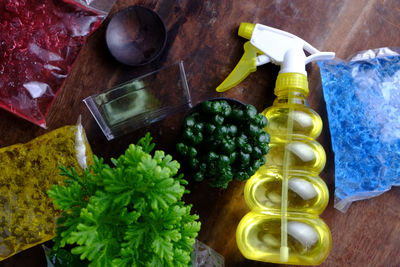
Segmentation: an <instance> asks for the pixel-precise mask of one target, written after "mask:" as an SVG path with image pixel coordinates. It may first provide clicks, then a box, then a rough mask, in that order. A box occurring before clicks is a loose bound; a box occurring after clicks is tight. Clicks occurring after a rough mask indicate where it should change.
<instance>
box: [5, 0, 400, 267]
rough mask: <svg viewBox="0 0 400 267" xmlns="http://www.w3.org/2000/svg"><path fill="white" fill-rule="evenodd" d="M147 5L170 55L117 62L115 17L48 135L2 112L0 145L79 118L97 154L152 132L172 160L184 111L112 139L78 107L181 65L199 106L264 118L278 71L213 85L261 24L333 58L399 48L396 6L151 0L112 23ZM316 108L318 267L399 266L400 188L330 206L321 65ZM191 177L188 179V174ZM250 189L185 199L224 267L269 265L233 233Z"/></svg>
mask: <svg viewBox="0 0 400 267" xmlns="http://www.w3.org/2000/svg"><path fill="white" fill-rule="evenodd" d="M133 4H139V5H142V6H146V7H149V8H151V9H153V10H155V11H156V12H158V14H159V15H160V16H161V17H162V19H163V20H164V22H165V24H166V27H167V30H168V40H167V45H166V49H165V51H164V53H163V54H162V55H161V57H160V58H159V59H158V60H156V61H155V62H153V63H151V64H149V65H147V66H144V67H140V68H134V67H127V66H123V65H121V64H119V63H117V62H116V61H115V60H114V59H113V58H112V56H111V55H110V54H109V52H108V50H107V47H106V44H105V29H106V25H107V23H108V21H109V18H107V19H106V20H105V22H104V23H103V25H102V26H101V27H100V28H99V29H98V30H97V31H96V32H95V33H94V34H92V35H91V36H90V37H89V39H88V42H87V43H86V45H85V47H84V49H83V50H82V52H81V53H80V55H79V57H78V59H77V61H76V63H75V65H74V67H73V69H72V72H71V73H70V75H69V77H68V78H67V80H66V82H65V84H64V85H63V88H62V90H61V92H60V94H59V95H58V96H57V98H56V101H55V102H54V105H53V107H52V109H51V111H50V113H49V116H48V120H47V122H48V123H47V124H48V129H46V130H45V129H42V128H39V127H37V126H35V125H32V124H31V123H29V122H27V121H24V120H22V119H20V118H18V117H16V116H14V115H12V114H10V113H8V112H7V111H4V110H0V132H1V137H0V147H4V146H8V145H12V144H15V143H20V142H27V141H29V140H31V139H32V138H34V137H36V136H39V135H41V134H44V133H46V132H48V131H50V130H52V129H56V128H58V127H61V126H63V125H66V124H74V123H75V122H76V121H77V118H78V116H79V115H80V114H81V115H82V119H83V125H84V127H85V129H86V131H87V135H88V140H89V142H90V144H91V146H92V149H93V152H94V153H95V154H97V155H99V156H102V157H105V158H110V157H117V156H118V155H120V154H121V153H122V152H124V151H125V149H126V148H127V146H128V144H130V143H134V142H136V141H137V140H138V139H139V138H140V137H141V136H142V135H143V134H144V133H145V132H147V131H150V132H151V134H152V136H153V137H154V140H155V142H156V143H157V148H158V149H163V150H166V151H167V152H168V153H170V154H172V155H173V156H175V155H176V154H177V153H176V151H175V149H174V147H175V143H176V140H177V138H178V135H179V129H180V123H181V121H182V118H183V114H177V115H172V116H169V117H168V118H166V119H165V120H163V121H160V122H157V123H154V124H152V125H151V126H148V127H145V128H142V129H140V130H137V131H135V132H133V133H131V134H128V135H125V136H123V137H120V138H118V139H115V140H113V141H107V140H106V138H105V137H104V135H103V134H102V132H101V130H100V129H99V127H98V126H97V124H96V122H95V121H94V119H93V117H92V116H91V115H90V113H89V111H88V110H87V108H86V106H85V105H84V103H83V102H82V99H84V98H85V97H87V96H89V95H92V94H95V93H98V92H101V91H103V90H105V89H107V88H110V87H111V86H113V85H115V84H118V83H121V82H123V81H127V80H129V79H132V78H134V77H137V76H139V75H140V74H144V73H146V72H149V71H151V70H155V69H157V68H159V67H161V66H166V65H169V64H172V63H175V62H177V61H178V60H183V61H184V65H185V69H186V74H187V79H188V84H189V87H190V93H191V96H192V102H193V104H196V103H198V102H200V101H203V100H205V99H208V98H212V97H218V96H225V97H233V98H236V99H239V100H241V101H243V102H245V103H251V104H253V105H255V106H256V107H257V109H258V110H259V111H262V110H263V109H264V108H266V107H268V106H270V105H271V104H272V101H273V100H274V95H273V88H274V83H275V79H276V77H277V74H278V71H279V68H278V67H277V66H274V65H271V64H269V65H265V66H261V67H259V68H258V70H257V72H255V73H252V74H251V75H250V76H249V77H248V78H247V79H246V80H245V81H243V82H242V83H241V84H240V85H238V86H237V87H235V88H234V89H231V90H230V91H228V92H226V93H223V94H219V93H217V92H215V88H216V87H217V86H218V84H219V83H221V82H222V81H223V79H224V78H225V77H226V76H227V75H228V74H229V73H230V72H231V71H232V70H233V68H234V67H235V65H236V64H237V62H238V61H239V59H240V57H241V55H242V53H243V44H244V42H245V40H244V39H242V38H240V37H238V36H237V30H238V26H239V24H240V23H241V22H244V21H246V22H252V23H261V24H265V25H268V26H272V27H275V28H279V29H282V30H285V31H289V32H291V33H293V34H295V35H298V36H299V37H301V38H303V39H304V40H306V41H308V42H309V43H310V44H312V45H314V46H315V47H317V48H318V49H320V50H321V51H334V52H336V55H337V56H338V57H339V58H342V59H345V58H348V57H349V56H350V55H352V54H353V53H355V52H357V51H360V50H365V49H370V48H378V47H384V46H400V2H399V1H398V0H387V1H385V0H347V1H342V0H331V1H328V0H326V1H325V0H318V1H312V0H302V1H280V0H276V1H269V0H246V1H238V0H236V1H234V0H218V1H212V0H205V1H199V0H180V1H171V0H159V1H156V0H148V1H145V0H143V1H133V0H132V1H130V0H120V1H117V3H116V4H115V6H114V7H113V9H112V11H111V14H110V16H112V14H114V13H115V12H116V11H118V10H120V9H122V8H124V7H127V6H129V5H133ZM307 70H308V71H309V82H310V92H311V93H310V96H309V98H308V99H309V102H310V106H311V107H312V108H313V109H315V110H316V111H317V112H318V113H319V114H320V115H321V117H322V118H323V122H324V130H323V132H322V135H321V136H320V138H319V139H318V141H319V142H320V143H321V144H322V145H323V146H324V148H325V150H326V153H327V158H328V161H327V164H326V167H325V169H324V171H323V172H322V173H321V177H322V178H323V179H324V180H325V181H326V183H327V184H328V187H329V190H330V195H331V198H330V202H329V205H328V207H327V209H326V210H325V211H324V213H323V214H322V216H321V217H322V218H323V219H324V220H325V222H326V223H327V224H328V225H329V227H330V229H331V232H332V237H333V246H332V251H331V253H330V255H329V257H328V258H327V259H326V260H325V262H324V263H323V264H322V265H321V266H400V205H399V203H400V188H393V189H392V190H390V191H389V192H387V193H385V194H383V195H381V196H379V197H376V198H373V199H371V200H366V201H359V202H357V203H354V204H352V205H351V207H350V209H349V210H348V212H347V213H345V214H343V213H341V212H339V211H338V210H336V209H334V208H333V198H332V196H333V193H334V184H335V176H334V155H333V153H332V149H331V143H330V133H329V128H328V121H327V116H326V107H325V102H324V99H323V96H322V87H321V80H320V74H319V69H318V66H317V65H316V64H315V63H313V64H310V65H309V66H308V67H307ZM187 178H188V179H190V178H189V177H187ZM244 184H245V182H233V183H232V184H230V186H229V188H228V189H227V190H225V191H221V190H216V189H212V188H210V187H209V186H208V185H207V184H205V183H191V184H190V188H189V189H190V190H191V194H190V195H187V196H186V198H185V200H186V201H187V202H189V203H192V204H193V210H194V212H196V213H198V214H199V215H200V220H201V223H202V228H201V231H200V233H199V236H198V239H199V240H200V241H202V242H204V243H206V244H207V245H209V246H210V247H212V248H213V249H215V250H216V251H217V252H219V253H220V254H222V255H223V256H224V257H225V264H226V266H229V267H230V266H233V267H235V266H273V264H268V263H261V262H255V261H250V260H247V259H245V258H244V257H243V256H242V255H241V253H240V252H239V250H238V249H237V245H236V241H235V231H236V227H237V224H238V223H239V220H240V219H241V218H242V217H243V216H244V215H245V214H246V213H247V212H248V210H249V209H248V208H247V206H246V205H245V202H244V197H243V189H244ZM43 257H44V256H43V253H42V251H41V248H40V247H34V248H32V249H29V250H27V251H24V252H22V253H19V254H17V255H15V256H13V257H12V258H10V259H8V260H5V261H3V262H0V266H45V261H44V258H43Z"/></svg>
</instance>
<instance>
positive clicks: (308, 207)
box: [236, 73, 332, 265]
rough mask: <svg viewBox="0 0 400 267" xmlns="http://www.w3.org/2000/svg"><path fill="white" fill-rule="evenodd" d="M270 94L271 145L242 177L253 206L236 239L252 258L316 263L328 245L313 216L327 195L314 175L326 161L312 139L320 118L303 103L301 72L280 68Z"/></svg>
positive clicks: (305, 90)
mask: <svg viewBox="0 0 400 267" xmlns="http://www.w3.org/2000/svg"><path fill="white" fill-rule="evenodd" d="M275 94H276V96H277V98H276V99H275V101H274V103H273V105H272V106H271V107H269V108H267V109H266V110H264V111H263V115H264V116H265V117H266V118H267V119H268V125H267V126H266V128H265V130H266V131H267V132H268V133H269V134H270V135H271V142H270V151H269V153H268V154H267V155H266V163H265V165H263V166H262V167H261V168H260V169H259V170H258V171H257V172H256V173H255V174H254V175H253V176H252V177H251V178H250V180H248V181H247V183H246V187H245V192H244V194H245V200H246V203H247V205H248V206H249V207H250V208H251V209H252V211H251V212H249V213H248V214H247V215H246V216H244V217H243V218H242V220H241V221H240V223H239V226H238V228H237V232H236V241H237V244H238V247H239V250H240V251H241V252H242V254H243V255H244V256H245V257H246V258H248V259H251V260H259V261H265V262H272V263H279V264H296V265H317V264H320V263H322V261H324V259H325V258H326V257H327V256H328V255H329V252H330V249H331V246H332V237H331V233H330V230H329V228H328V226H327V225H326V224H325V223H324V222H323V221H322V220H321V219H320V218H319V217H318V215H319V214H321V213H322V211H323V210H324V209H325V208H326V206H327V204H328V201H329V191H328V188H327V186H326V184H325V182H324V181H323V180H322V179H321V178H320V177H319V176H318V174H319V173H320V172H321V171H322V169H323V168H324V166H325V162H326V155H325V151H324V149H323V147H322V146H321V145H320V144H319V143H318V142H317V141H316V140H315V138H317V137H318V135H319V134H320V133H321V130H322V121H321V118H320V117H319V115H318V114H317V113H316V112H315V111H313V110H312V109H310V108H309V107H308V103H307V101H306V98H305V97H306V96H307V95H308V82H307V78H306V76H305V75H303V74H299V73H281V74H279V76H278V80H277V84H276V88H275Z"/></svg>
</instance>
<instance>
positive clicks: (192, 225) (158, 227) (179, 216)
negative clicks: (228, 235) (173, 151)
mask: <svg viewBox="0 0 400 267" xmlns="http://www.w3.org/2000/svg"><path fill="white" fill-rule="evenodd" d="M151 140H152V139H151V137H150V135H149V134H147V135H146V136H145V137H144V138H142V139H141V140H140V141H139V142H138V144H137V145H130V146H129V148H128V149H127V150H126V152H125V154H124V155H121V156H120V157H119V158H118V159H112V163H113V165H114V166H113V167H111V166H109V165H108V164H105V163H104V162H103V159H99V158H97V157H94V164H93V165H92V166H91V167H90V171H89V170H86V171H85V173H84V175H83V177H81V176H79V175H78V174H77V173H76V172H75V170H74V169H66V168H62V175H64V176H67V177H68V179H67V180H66V181H65V185H64V186H57V185H55V186H53V187H52V189H51V190H49V191H48V194H49V196H50V197H51V198H53V199H54V204H55V205H56V206H58V207H59V208H60V209H62V210H63V211H64V212H63V214H62V217H60V218H59V220H58V222H57V223H58V228H57V237H56V239H55V246H54V251H53V253H54V254H56V256H60V255H64V254H66V253H65V249H63V247H65V246H66V245H72V246H73V248H72V249H71V252H72V254H75V255H79V257H80V260H81V261H82V264H83V263H85V262H86V263H88V264H89V266H119V267H120V266H187V265H188V264H189V262H190V259H191V252H192V249H193V244H194V242H195V238H196V236H197V233H198V231H199V230H200V222H198V221H197V220H198V216H197V215H191V214H190V210H191V205H185V204H184V202H183V201H182V200H181V198H182V196H183V194H184V193H187V192H188V191H187V190H185V187H184V185H186V184H187V182H186V181H185V180H184V179H183V175H178V174H177V173H178V170H179V167H180V166H179V163H178V162H177V161H175V160H172V157H171V156H170V155H165V154H164V152H163V151H155V153H154V155H153V156H152V155H151V154H150V152H151V151H152V150H153V148H154V144H152V143H151ZM61 258H62V259H58V262H57V263H58V265H60V266H68V265H70V264H72V262H73V261H76V257H75V258H74V257H73V255H67V256H65V255H64V256H62V257H61Z"/></svg>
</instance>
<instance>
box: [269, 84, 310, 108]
mask: <svg viewBox="0 0 400 267" xmlns="http://www.w3.org/2000/svg"><path fill="white" fill-rule="evenodd" d="M275 93H276V92H275ZM286 104H299V105H306V106H308V102H307V99H306V97H305V96H304V95H303V92H302V91H301V90H296V89H293V88H287V89H286V90H280V91H279V92H278V94H277V95H276V99H275V100H274V105H286Z"/></svg>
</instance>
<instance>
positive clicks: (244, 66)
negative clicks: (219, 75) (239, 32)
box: [216, 42, 259, 92]
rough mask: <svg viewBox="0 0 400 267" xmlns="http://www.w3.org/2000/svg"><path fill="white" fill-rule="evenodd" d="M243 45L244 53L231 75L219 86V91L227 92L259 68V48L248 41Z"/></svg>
mask: <svg viewBox="0 0 400 267" xmlns="http://www.w3.org/2000/svg"><path fill="white" fill-rule="evenodd" d="M243 47H244V54H243V56H242V58H241V59H240V61H239V63H238V64H237V65H236V67H235V68H234V69H233V71H232V72H231V73H230V74H229V76H228V77H227V78H226V79H225V80H224V81H223V82H222V83H221V84H220V85H219V86H218V87H217V89H216V90H217V92H225V91H226V90H229V89H231V88H232V87H234V86H236V85H238V84H239V83H240V82H242V81H243V80H244V79H245V78H246V77H247V76H248V75H249V74H250V73H251V72H255V71H256V70H257V53H259V51H258V49H257V48H255V47H254V46H253V45H252V44H250V42H246V43H245V44H244V45H243Z"/></svg>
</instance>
